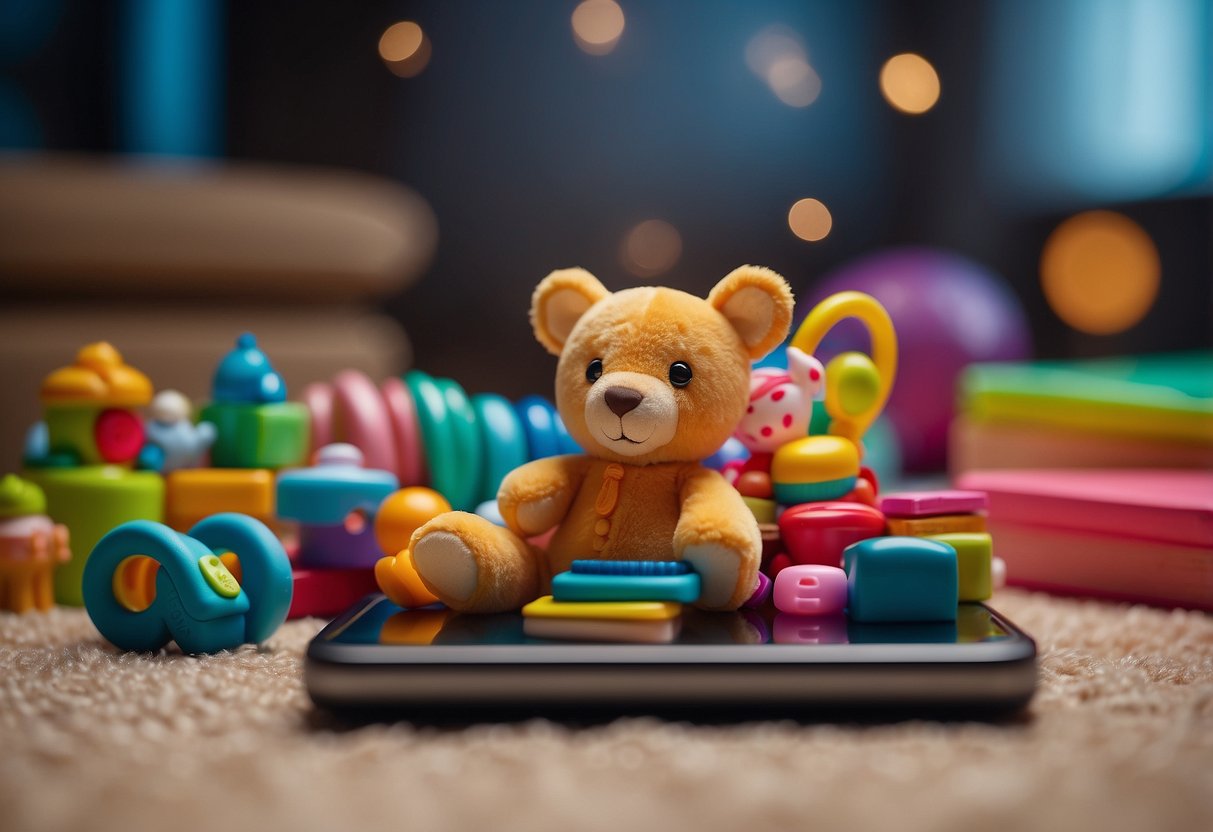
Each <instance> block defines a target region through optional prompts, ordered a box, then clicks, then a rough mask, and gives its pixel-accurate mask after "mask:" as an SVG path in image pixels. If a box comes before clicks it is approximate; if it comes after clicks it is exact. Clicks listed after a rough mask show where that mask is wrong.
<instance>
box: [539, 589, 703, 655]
mask: <svg viewBox="0 0 1213 832" xmlns="http://www.w3.org/2000/svg"><path fill="white" fill-rule="evenodd" d="M681 613H682V605H681V604H677V603H672V602H669V601H591V602H576V603H566V602H561V601H556V600H554V599H553V598H552V596H550V595H545V596H543V597H542V598H538V599H536V600H534V601H532V602H530V603H529V604H527V605H526V606H524V607H523V608H522V616H523V632H524V633H526V634H527V635H528V636H531V637H532V638H554V639H575V640H578V641H624V642H634V643H649V644H663V643H666V642H670V641H673V640H674V638H675V637H677V635H678V630H679V621H680V616H681Z"/></svg>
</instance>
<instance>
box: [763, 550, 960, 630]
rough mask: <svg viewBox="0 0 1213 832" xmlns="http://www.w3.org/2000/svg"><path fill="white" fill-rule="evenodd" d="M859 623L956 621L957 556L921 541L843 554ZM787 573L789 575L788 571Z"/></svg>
mask: <svg viewBox="0 0 1213 832" xmlns="http://www.w3.org/2000/svg"><path fill="white" fill-rule="evenodd" d="M843 567H844V569H845V570H846V573H847V583H848V601H847V613H848V615H849V616H850V617H851V619H852V620H854V621H860V622H889V621H954V620H955V619H956V603H957V600H958V597H959V594H958V590H957V565H956V550H955V549H953V548H952V547H951V546H949V545H948V544H946V543H940V542H939V541H937V540H927V539H925V538H921V537H874V538H871V539H869V540H863V541H860V542H859V543H854V544H852V545H850V546H848V547H847V548H846V551H844V552H843ZM785 571H786V570H785Z"/></svg>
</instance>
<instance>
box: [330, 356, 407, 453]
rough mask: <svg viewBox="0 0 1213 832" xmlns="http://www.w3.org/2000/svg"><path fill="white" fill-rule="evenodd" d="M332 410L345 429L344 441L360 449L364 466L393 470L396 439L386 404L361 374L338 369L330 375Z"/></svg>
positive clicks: (369, 381)
mask: <svg viewBox="0 0 1213 832" xmlns="http://www.w3.org/2000/svg"><path fill="white" fill-rule="evenodd" d="M333 410H334V413H335V416H336V417H337V422H338V424H340V425H341V426H342V428H344V430H345V436H344V439H345V441H346V442H349V443H350V444H351V445H355V446H357V447H358V449H359V450H361V451H362V456H363V458H364V459H365V460H366V462H365V465H366V467H367V468H378V469H380V470H383V471H395V470H396V440H395V439H394V438H393V435H392V425H391V420H390V419H389V418H388V411H387V405H385V404H384V403H383V396H382V395H381V394H380V393H379V388H378V387H376V386H375V385H374V383H373V382H372V381H371V380H370V379H369V378H367V377H366V374H365V373H362V372H359V371H358V370H342V371H341V372H340V373H338V374H337V375H336V376H335V377H334V378H333ZM334 438H337V439H340V438H342V437H334Z"/></svg>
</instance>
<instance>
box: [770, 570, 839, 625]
mask: <svg viewBox="0 0 1213 832" xmlns="http://www.w3.org/2000/svg"><path fill="white" fill-rule="evenodd" d="M773 597H774V599H775V609H777V610H780V611H782V612H789V613H793V614H795V615H838V614H839V613H841V612H842V611H843V610H845V609H846V607H847V573H846V572H843V571H842V570H841V569H839V568H838V567H837V566H822V565H820V564H800V565H797V566H789V567H788V568H787V569H784V570H783V571H782V572H780V573H779V574H778V575H776V576H775V591H774V595H773Z"/></svg>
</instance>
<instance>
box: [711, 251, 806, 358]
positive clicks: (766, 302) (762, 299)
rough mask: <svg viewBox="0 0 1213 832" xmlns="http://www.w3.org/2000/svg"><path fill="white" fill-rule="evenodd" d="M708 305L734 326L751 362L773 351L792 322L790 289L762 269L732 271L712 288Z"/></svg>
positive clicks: (783, 282)
mask: <svg viewBox="0 0 1213 832" xmlns="http://www.w3.org/2000/svg"><path fill="white" fill-rule="evenodd" d="M708 303H710V304H711V305H712V306H714V307H715V308H716V310H717V311H718V312H720V313H721V314H722V315H724V316H725V317H726V318H727V319H728V321H729V323H730V324H732V325H733V329H735V330H737V334H738V335H740V336H741V341H742V343H744V344H745V346H746V350H747V351H748V352H749V354H750V358H752V359H754V360H757V359H759V358H762V357H763V356H764V355H766V354H767V353H768V352H770V351H771V350H773V349H775V347H776V346H778V345H779V342H781V341H782V340H783V339H784V338H786V337H787V334H788V327H789V326H790V325H791V323H792V290H791V289H789V288H788V284H787V281H786V280H784V279H783V278H782V277H780V276H779V275H777V274H776V273H775V272H773V271H771V270H770V269H764V268H763V267H762V266H742V267H741V268H740V269H734V270H733V271H732V272H730V273H729V274H728V275H726V276H725V277H724V279H723V280H721V281H720V282H719V283H717V284H716V285H715V286H714V287H713V288H712V291H711V293H710V294H708Z"/></svg>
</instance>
